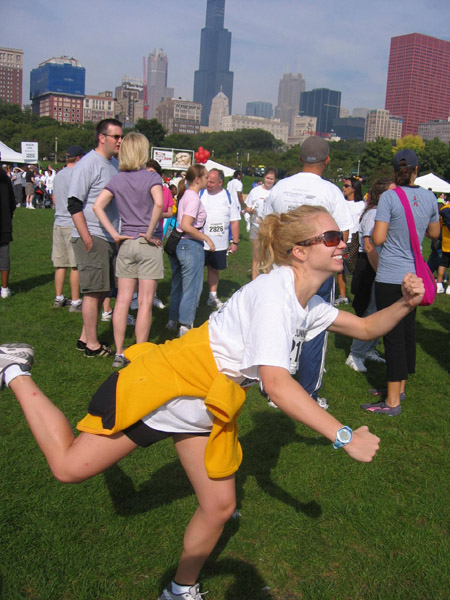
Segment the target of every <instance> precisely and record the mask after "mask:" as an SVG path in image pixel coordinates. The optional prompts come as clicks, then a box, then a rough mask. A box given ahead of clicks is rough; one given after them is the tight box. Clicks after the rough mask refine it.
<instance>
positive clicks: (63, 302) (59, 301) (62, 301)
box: [53, 296, 70, 308]
mask: <svg viewBox="0 0 450 600" xmlns="http://www.w3.org/2000/svg"><path fill="white" fill-rule="evenodd" d="M69 302H70V300H69V299H68V298H66V297H65V296H63V297H62V298H55V301H54V302H53V308H62V307H63V306H67V305H68V304H69Z"/></svg>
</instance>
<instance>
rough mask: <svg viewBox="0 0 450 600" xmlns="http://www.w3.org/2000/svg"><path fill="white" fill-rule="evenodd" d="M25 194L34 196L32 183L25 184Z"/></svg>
mask: <svg viewBox="0 0 450 600" xmlns="http://www.w3.org/2000/svg"><path fill="white" fill-rule="evenodd" d="M25 194H26V195H27V196H34V185H33V184H32V183H26V184H25Z"/></svg>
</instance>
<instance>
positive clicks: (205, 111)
mask: <svg viewBox="0 0 450 600" xmlns="http://www.w3.org/2000/svg"><path fill="white" fill-rule="evenodd" d="M224 16H225V0H207V6H206V24H205V27H203V29H202V32H201V38H200V60H199V68H198V70H197V71H195V76H194V102H200V104H201V105H202V121H201V124H202V125H207V124H208V119H209V113H210V110H211V102H212V99H213V98H214V96H216V95H217V93H218V92H220V91H222V92H223V93H224V94H225V95H226V97H227V98H228V101H229V103H230V113H231V103H232V98H233V73H232V71H230V51H231V32H230V31H228V29H224V26H223V23H224Z"/></svg>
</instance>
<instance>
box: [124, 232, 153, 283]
mask: <svg viewBox="0 0 450 600" xmlns="http://www.w3.org/2000/svg"><path fill="white" fill-rule="evenodd" d="M116 277H120V278H123V279H163V277H164V259H163V249H162V247H160V248H158V247H156V246H153V244H149V243H148V242H147V240H146V239H144V238H142V237H141V238H136V239H135V240H125V241H124V242H122V244H121V246H120V248H119V254H118V255H117V261H116Z"/></svg>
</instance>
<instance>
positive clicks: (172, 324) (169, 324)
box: [166, 320, 178, 331]
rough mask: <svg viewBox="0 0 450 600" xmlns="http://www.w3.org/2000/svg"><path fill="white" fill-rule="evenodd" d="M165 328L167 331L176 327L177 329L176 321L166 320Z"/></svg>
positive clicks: (175, 329) (174, 329)
mask: <svg viewBox="0 0 450 600" xmlns="http://www.w3.org/2000/svg"><path fill="white" fill-rule="evenodd" d="M166 329H168V330H169V331H177V329H178V323H177V321H171V320H169V321H167V323H166Z"/></svg>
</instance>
